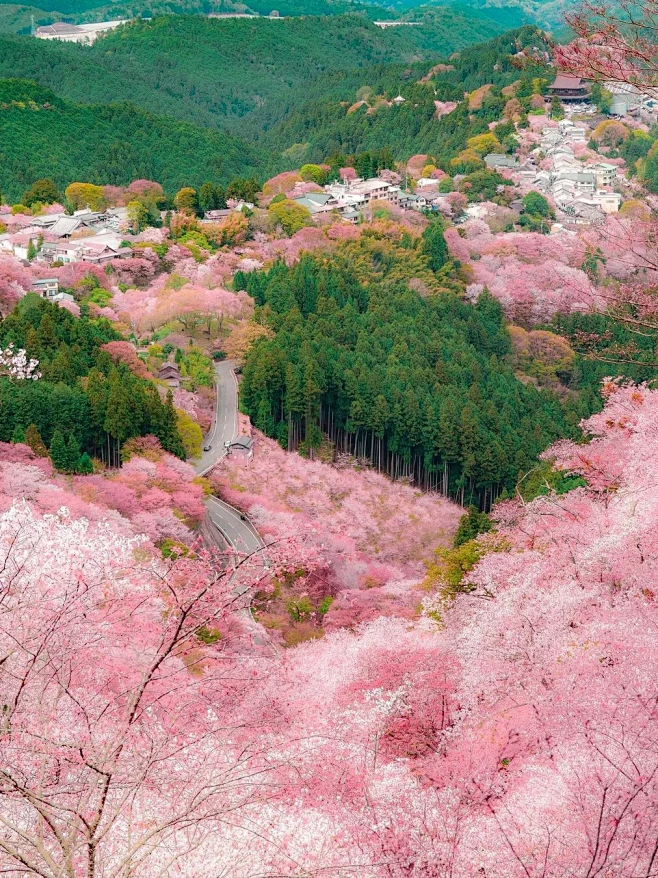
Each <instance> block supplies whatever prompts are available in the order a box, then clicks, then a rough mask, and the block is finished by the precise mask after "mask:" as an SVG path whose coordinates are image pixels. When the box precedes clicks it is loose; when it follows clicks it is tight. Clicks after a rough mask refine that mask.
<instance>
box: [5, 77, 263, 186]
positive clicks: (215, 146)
mask: <svg viewBox="0 0 658 878" xmlns="http://www.w3.org/2000/svg"><path fill="white" fill-rule="evenodd" d="M268 161H269V157H268V156H267V155H266V154H265V153H261V152H259V151H258V150H256V149H254V148H253V147H252V146H250V145H249V144H247V143H245V142H244V141H242V140H238V139H237V138H235V137H232V136H230V135H228V134H225V133H222V132H219V131H217V130H208V129H204V128H200V127H198V126H196V125H192V124H190V123H188V122H180V121H178V120H176V119H173V118H171V117H166V116H156V115H152V114H150V113H147V112H145V111H144V110H142V109H139V108H138V107H135V106H134V105H133V104H129V103H120V104H106V105H77V104H74V103H72V102H70V101H66V100H62V99H61V98H59V97H58V96H57V95H56V94H54V93H53V92H52V91H51V90H50V89H46V88H44V87H42V86H39V85H37V84H36V83H34V82H30V81H26V80H17V79H10V80H0V192H2V193H3V194H4V196H5V197H6V199H7V200H8V201H10V202H11V201H18V200H19V199H20V197H21V195H22V193H23V192H24V190H25V189H26V188H28V187H29V185H30V184H31V183H32V182H34V180H37V179H39V178H41V177H51V178H53V179H54V180H55V182H56V183H57V184H58V186H60V187H62V188H63V187H64V186H66V185H67V184H68V183H70V182H71V181H72V180H84V181H89V182H91V183H97V184H113V185H126V184H128V183H129V182H130V181H131V180H135V179H138V178H147V179H151V180H158V181H159V182H161V183H162V184H163V186H164V187H165V188H166V190H167V191H168V192H175V191H176V190H177V189H178V188H180V187H181V186H183V185H186V184H187V185H195V186H199V185H201V184H202V183H203V182H204V181H205V180H208V179H212V180H215V181H217V182H228V181H229V180H232V179H234V178H235V177H244V176H250V175H251V174H252V173H263V172H264V171H266V170H267V168H268Z"/></svg>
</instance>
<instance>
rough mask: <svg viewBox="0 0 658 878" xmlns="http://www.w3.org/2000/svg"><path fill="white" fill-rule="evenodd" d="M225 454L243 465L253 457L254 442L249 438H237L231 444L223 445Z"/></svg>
mask: <svg viewBox="0 0 658 878" xmlns="http://www.w3.org/2000/svg"><path fill="white" fill-rule="evenodd" d="M225 448H226V453H227V454H230V455H231V457H235V458H237V459H238V460H242V461H244V462H245V463H246V462H247V461H249V460H251V458H252V457H253V456H254V440H253V439H252V438H251V436H238V437H237V438H236V439H233V441H232V442H227V443H225Z"/></svg>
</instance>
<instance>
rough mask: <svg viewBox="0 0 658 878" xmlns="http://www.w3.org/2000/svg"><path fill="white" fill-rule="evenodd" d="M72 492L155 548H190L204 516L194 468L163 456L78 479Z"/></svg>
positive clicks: (166, 455) (74, 481) (130, 461)
mask: <svg viewBox="0 0 658 878" xmlns="http://www.w3.org/2000/svg"><path fill="white" fill-rule="evenodd" d="M73 489H74V491H76V492H77V493H80V495H81V496H83V497H84V498H85V500H87V501H88V502H93V503H96V504H98V505H100V506H102V507H106V508H108V509H116V511H117V512H119V513H120V514H121V515H122V516H124V517H125V518H127V519H129V520H130V521H131V522H132V524H133V527H134V528H135V529H136V530H137V531H138V532H140V533H143V534H146V535H147V536H148V537H149V539H150V540H152V541H153V542H155V543H157V542H160V541H161V540H163V539H174V540H181V541H183V542H189V541H190V539H191V537H192V534H191V530H190V528H191V527H194V526H195V525H197V524H198V523H199V522H200V521H201V519H202V518H203V516H204V515H205V507H204V505H203V499H204V490H203V486H202V485H201V484H198V483H197V482H195V474H194V470H193V469H192V467H191V466H190V465H189V464H187V463H184V462H183V461H181V460H178V458H176V457H173V456H172V455H170V454H166V453H163V452H162V451H161V452H160V457H159V458H158V459H157V460H147V459H145V458H143V457H133V458H131V460H129V461H128V463H125V464H124V465H123V466H122V467H121V469H120V470H118V471H117V472H116V473H112V474H110V475H92V476H78V477H76V478H74V479H73Z"/></svg>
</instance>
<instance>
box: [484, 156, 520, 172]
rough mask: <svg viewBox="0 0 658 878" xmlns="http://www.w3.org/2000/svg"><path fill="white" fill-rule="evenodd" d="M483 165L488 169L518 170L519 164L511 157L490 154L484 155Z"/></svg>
mask: <svg viewBox="0 0 658 878" xmlns="http://www.w3.org/2000/svg"><path fill="white" fill-rule="evenodd" d="M484 163H485V164H486V166H487V167H488V168H510V169H514V168H518V167H519V163H518V161H517V160H516V157H515V156H513V155H504V154H502V153H497V152H491V153H489V155H485V157H484Z"/></svg>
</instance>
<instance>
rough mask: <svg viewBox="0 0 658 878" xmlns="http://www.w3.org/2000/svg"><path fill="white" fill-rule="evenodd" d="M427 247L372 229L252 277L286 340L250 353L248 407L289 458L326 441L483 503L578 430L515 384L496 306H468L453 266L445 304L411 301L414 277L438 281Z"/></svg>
mask: <svg viewBox="0 0 658 878" xmlns="http://www.w3.org/2000/svg"><path fill="white" fill-rule="evenodd" d="M430 241H431V238H429V237H428V238H426V240H425V244H421V249H420V250H413V249H411V250H410V249H408V246H409V245H406V246H407V250H406V252H405V242H404V241H400V242H399V243H398V244H395V243H392V242H391V241H390V240H387V236H386V234H383V235H382V234H378V233H377V232H376V231H375V230H373V232H372V234H371V235H369V236H365V237H364V238H363V239H362V240H361V241H360V242H359V243H358V245H357V244H355V245H349V246H347V247H345V248H343V250H342V254H341V258H340V259H339V260H337V261H335V262H333V261H332V262H329V263H326V262H324V261H321V260H314V259H312V258H311V257H305V258H302V260H301V261H300V262H299V264H298V265H297V266H295V267H294V268H292V269H288V268H286V267H285V266H284V265H283V264H278V265H276V266H275V267H274V268H273V269H272V270H271V271H270V272H269V273H267V274H265V273H252V274H250V275H248V279H247V281H246V284H247V290H248V291H249V292H250V293H251V295H253V296H254V298H255V300H256V303H257V304H258V305H260V306H262V307H263V317H264V318H266V319H267V320H268V322H269V325H270V326H271V327H272V328H273V329H274V330H276V333H277V334H276V336H275V338H273V339H271V340H267V339H264V340H262V341H261V342H260V343H259V344H258V345H257V346H256V347H255V348H254V349H253V350H252V353H251V354H250V356H249V358H248V360H247V363H246V366H245V369H244V383H243V402H244V404H245V406H246V408H247V411H248V412H249V414H250V415H251V416H252V418H253V419H254V421H255V423H256V424H257V426H258V427H259V428H260V429H261V430H263V431H264V432H266V433H268V434H269V435H271V436H274V437H276V438H278V439H279V441H281V442H282V443H283V444H284V445H287V446H288V447H289V448H297V446H298V445H299V444H301V445H302V446H303V447H304V448H306V449H307V450H309V449H310V448H312V447H313V446H318V445H319V444H320V443H321V441H322V436H323V434H326V435H328V436H329V437H330V438H331V439H332V440H333V441H335V442H336V443H337V445H338V447H339V448H343V447H344V448H345V450H349V451H350V452H351V453H353V454H355V455H357V456H361V457H365V458H370V460H371V461H372V462H373V464H374V465H375V466H377V467H378V468H379V469H380V470H383V471H385V472H388V473H389V474H391V475H393V476H395V477H399V476H401V475H410V476H412V477H413V479H414V481H416V482H417V483H419V484H421V485H424V486H425V487H431V488H438V489H439V490H441V491H442V492H443V493H444V494H448V495H450V496H458V497H459V498H460V499H461V501H462V502H463V501H464V497H466V502H479V503H481V504H483V505H485V506H486V505H488V502H490V501H491V499H492V497H495V496H496V495H497V494H499V493H500V492H501V491H502V489H503V488H508V489H510V490H512V489H513V488H514V485H515V484H516V481H517V478H518V475H519V472H520V471H523V470H528V469H530V468H531V467H532V465H533V460H534V459H535V458H536V455H537V454H538V453H539V452H540V451H541V450H542V449H543V448H544V447H545V446H546V445H547V444H549V443H550V442H551V441H552V440H554V439H555V438H557V437H558V436H563V435H565V434H568V433H569V432H570V426H569V423H568V416H566V413H565V411H564V410H563V409H562V408H561V406H560V404H559V402H558V400H557V398H556V397H554V396H553V395H552V394H551V393H547V392H544V391H537V390H536V389H535V388H534V387H526V386H524V385H523V384H521V383H520V382H519V381H518V380H517V379H516V378H515V377H514V374H513V371H512V369H511V368H510V366H509V365H508V364H507V361H508V360H509V355H510V353H511V342H510V338H509V335H508V332H507V328H506V324H505V320H504V317H503V314H502V311H501V309H500V306H499V305H498V303H497V302H496V301H495V300H494V299H493V298H491V297H490V296H488V295H487V294H484V295H483V296H481V298H480V300H479V301H478V303H477V305H476V307H473V306H472V305H467V304H465V303H463V302H462V301H460V299H459V298H458V296H457V295H455V293H453V292H449V286H450V283H449V281H448V278H449V271H450V267H449V266H446V268H445V269H444V270H443V273H440V274H439V278H440V281H439V282H440V283H446V281H448V289H443V291H442V294H441V295H438V296H429V297H421V296H419V295H418V293H417V292H415V291H414V292H412V291H410V289H409V286H408V284H409V281H408V280H407V279H406V277H405V275H408V274H413V275H414V276H416V278H417V280H416V286H418V284H419V283H421V281H420V280H419V278H420V277H423V272H425V274H427V275H428V276H429V278H430V279H431V276H432V272H431V269H429V264H431V262H432V260H431V257H428V256H427V255H426V253H429V252H431V250H432V245H431V244H429V247H428V243H429V242H430ZM412 266H413V267H412ZM445 272H448V274H447V275H446V274H445ZM429 282H430V283H431V280H430V281H429ZM458 289H459V286H458V284H457V285H456V286H455V290H456V291H457V290H458ZM576 419H577V415H576ZM572 423H573V419H572Z"/></svg>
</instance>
